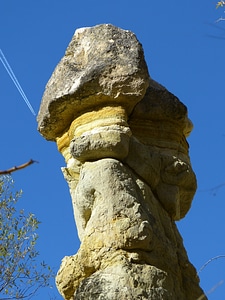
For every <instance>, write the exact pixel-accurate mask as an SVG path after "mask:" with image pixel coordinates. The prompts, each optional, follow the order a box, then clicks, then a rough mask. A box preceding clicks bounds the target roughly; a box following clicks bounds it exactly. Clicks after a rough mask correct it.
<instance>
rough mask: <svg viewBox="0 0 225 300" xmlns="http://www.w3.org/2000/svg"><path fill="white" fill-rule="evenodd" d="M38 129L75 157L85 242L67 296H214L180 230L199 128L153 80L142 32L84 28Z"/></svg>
mask: <svg viewBox="0 0 225 300" xmlns="http://www.w3.org/2000/svg"><path fill="white" fill-rule="evenodd" d="M38 130H39V131H40V133H41V134H42V135H43V136H44V137H45V138H46V139H47V140H51V141H55V142H56V143H57V146H58V149H59V151H60V152H61V153H62V155H63V156H64V157H65V161H66V164H67V166H66V167H65V168H63V169H62V170H63V174H64V177H65V179H66V180H67V182H68V184H69V188H70V193H71V197H72V202H73V209H74V216H75V221H76V225H77V229H78V234H79V238H80V242H81V245H80V249H79V251H78V252H77V254H75V255H73V256H69V257H68V256H66V257H65V258H64V259H63V261H62V264H61V267H60V270H59V271H58V274H57V277H56V284H57V287H58V289H59V292H60V293H61V294H62V296H63V297H64V299H67V300H73V299H84V300H89V299H93V300H97V299H99V300H100V299H104V300H125V299H126V300H130V299H154V300H155V299H156V300H157V299H169V300H176V299H177V300H189V299H190V300H197V299H198V298H199V297H201V296H202V295H204V294H203V291H202V290H201V288H200V287H199V279H198V277H197V274H196V270H195V268H194V267H193V266H192V265H191V263H190V262H189V260H188V257H187V254H186V251H185V249H184V246H183V242H182V238H181V236H180V234H179V232H178V230H177V227H176V225H175V221H176V220H179V219H181V218H183V217H184V216H185V215H186V213H187V212H188V210H189V209H190V206H191V202H192V199H193V196H194V193H195V190H196V178H195V174H194V172H193V170H192V168H191V163H190V159H189V154H188V147H189V146H188V143H187V141H186V137H187V136H188V134H189V133H190V132H191V130H192V123H191V121H190V120H189V119H188V116H187V108H186V106H185V105H184V104H183V103H181V102H180V101H179V99H178V98H177V97H175V96H174V95H173V94H171V93H170V92H169V91H168V90H166V89H165V88H164V87H163V86H161V85H160V84H158V83H157V82H155V81H154V80H152V79H151V78H150V76H149V73H148V69H147V66H146V62H145V60H144V54H143V49H142V46H141V44H140V43H139V42H138V40H137V38H136V37H135V35H134V34H133V33H132V32H130V31H127V30H122V29H120V28H117V27H115V26H112V25H109V24H105V25H98V26H95V27H90V28H82V29H78V30H76V32H75V34H74V36H73V38H72V41H71V42H70V44H69V46H68V48H67V50H66V53H65V56H64V57H63V58H62V60H61V61H60V63H59V64H58V66H57V67H56V69H55V71H54V73H53V74H52V77H51V78H50V80H49V82H48V84H47V86H46V90H45V93H44V95H43V99H42V102H41V107H40V111H39V114H38ZM62 205H63V202H62ZM201 299H206V298H205V297H204V296H203V297H201Z"/></svg>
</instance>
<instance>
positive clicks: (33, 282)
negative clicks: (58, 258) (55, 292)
mask: <svg viewBox="0 0 225 300" xmlns="http://www.w3.org/2000/svg"><path fill="white" fill-rule="evenodd" d="M20 196H21V192H15V193H14V192H13V180H12V178H11V177H10V176H9V175H6V176H0V300H3V299H25V298H26V299H30V298H31V297H32V296H33V295H34V294H35V293H36V292H37V290H38V289H39V288H42V287H46V286H49V284H50V283H49V282H50V279H51V277H52V276H53V272H52V270H51V269H50V267H49V266H47V265H46V264H45V263H44V262H42V263H38V262H37V257H38V255H39V253H38V252H37V251H36V249H35V246H36V242H37V239H38V235H37V234H36V230H37V229H38V225H39V221H38V220H37V218H36V217H35V216H34V215H33V214H29V215H28V216H26V215H25V213H24V211H23V210H20V211H17V208H16V206H17V202H18V200H19V198H20Z"/></svg>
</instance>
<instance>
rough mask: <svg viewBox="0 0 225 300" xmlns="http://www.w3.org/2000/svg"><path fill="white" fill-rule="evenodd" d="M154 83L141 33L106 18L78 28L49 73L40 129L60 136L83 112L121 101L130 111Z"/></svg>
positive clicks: (49, 136) (53, 136)
mask: <svg viewBox="0 0 225 300" xmlns="http://www.w3.org/2000/svg"><path fill="white" fill-rule="evenodd" d="M148 85H149V74H148V70H147V66H146V63H145V59H144V54H143V50H142V46H141V44H140V43H139V41H138V40H137V38H136V36H135V35H134V34H133V33H132V32H130V31H128V30H122V29H120V28H118V27H115V26H113V25H109V24H104V25H98V26H94V27H87V28H81V29H78V30H76V32H75V34H74V36H73V38H72V41H71V42H70V44H69V46H68V48H67V50H66V54H65V56H64V57H63V58H62V60H61V61H60V63H59V64H58V66H57V67H56V69H55V71H54V73H53V75H52V77H51V78H50V80H49V82H48V84H47V86H46V89H45V93H44V96H43V98H42V103H41V106H40V111H39V114H38V117H37V120H38V130H39V131H40V133H41V134H42V135H43V136H44V137H45V138H46V139H48V140H56V138H57V137H59V136H61V135H62V134H63V133H64V132H65V130H67V129H68V127H69V126H70V124H71V122H72V121H73V120H74V118H75V117H76V116H79V115H80V114H81V113H83V112H85V111H88V110H93V109H96V107H98V106H99V107H101V106H106V105H120V106H122V107H124V108H125V109H126V111H127V113H128V114H129V113H130V112H131V111H132V109H133V108H134V106H135V105H136V103H137V102H139V101H140V100H141V99H142V98H143V96H144V94H145V91H146V89H147V87H148Z"/></svg>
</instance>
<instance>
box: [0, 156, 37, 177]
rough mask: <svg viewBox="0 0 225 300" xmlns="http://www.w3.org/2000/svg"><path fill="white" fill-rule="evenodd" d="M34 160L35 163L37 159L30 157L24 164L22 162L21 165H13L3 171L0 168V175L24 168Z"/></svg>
mask: <svg viewBox="0 0 225 300" xmlns="http://www.w3.org/2000/svg"><path fill="white" fill-rule="evenodd" d="M35 162H36V163H37V161H35V160H33V159H30V160H29V161H28V162H26V163H24V164H22V165H20V166H18V167H17V166H15V167H12V168H10V169H8V170H4V171H2V170H0V175H5V174H11V173H12V172H15V171H18V170H21V169H24V168H26V167H28V166H30V165H32V164H33V163H35Z"/></svg>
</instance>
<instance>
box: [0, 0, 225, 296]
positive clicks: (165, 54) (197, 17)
mask: <svg viewBox="0 0 225 300" xmlns="http://www.w3.org/2000/svg"><path fill="white" fill-rule="evenodd" d="M215 5H216V1H214V0H211V1H205V0H199V1H192V0H189V1H178V0H177V1H166V0H162V1H159V0H158V1H151V0H146V1H145V0H139V1H133V0H129V1H125V0H114V1H107V0H104V1H99V0H96V1H88V0H86V1H75V0H74V1H72V0H66V1H59V0H54V1H53V0H39V1H30V0H21V1H14V0H1V9H0V48H1V49H2V50H3V52H4V54H5V55H6V57H7V59H8V61H9V63H10V64H11V66H12V68H13V70H14V72H15V74H16V76H17V78H18V80H19V81H20V84H21V86H22V87H23V89H24V91H25V93H26V95H27V97H28V98H29V100H30V102H31V104H32V106H33V107H34V109H35V111H36V112H38V109H39V105H40V101H41V98H42V94H43V91H44V88H45V85H46V83H47V81H48V79H49V77H50V76H51V74H52V72H53V70H54V68H55V66H56V65H57V63H58V62H59V60H60V59H61V57H62V56H63V55H64V52H65V49H66V47H67V45H68V43H69V42H70V40H71V38H72V35H73V33H74V31H75V29H76V28H79V27H86V26H93V25H96V24H101V23H111V24H113V25H116V26H119V27H121V28H123V29H129V30H131V31H133V32H134V33H135V34H136V35H137V37H138V39H139V40H140V41H141V43H142V45H143V48H144V52H145V57H146V61H147V64H148V67H149V72H150V75H151V77H152V78H153V79H155V80H157V81H158V82H160V83H161V84H163V85H164V86H166V87H167V88H168V89H169V90H170V91H171V92H172V93H174V94H175V95H176V96H178V97H179V98H180V100H181V101H182V102H183V103H184V104H185V105H187V107H188V109H189V116H190V118H191V120H192V121H193V123H194V126H195V127H194V131H193V132H192V134H191V136H190V138H189V143H190V155H191V160H192V165H193V168H194V170H195V172H196V175H197V179H198V191H197V193H196V195H195V198H194V201H193V205H192V208H191V210H190V212H189V213H188V215H187V216H186V218H185V219H184V220H182V221H180V222H178V223H177V225H178V227H179V230H180V232H181V234H182V236H183V239H184V244H185V247H186V249H187V252H188V255H189V258H190V261H191V262H192V263H193V264H194V265H195V267H196V268H197V269H200V268H201V266H202V265H203V264H204V263H205V262H207V261H208V260H209V259H210V258H213V257H215V256H218V255H225V239H224V232H225V217H224V212H225V203H224V200H225V185H224V186H223V185H222V186H221V187H220V188H218V189H213V188H214V187H216V186H218V185H220V184H223V183H224V184H225V172H224V169H225V155H224V148H225V115H224V114H225V101H224V100H225V99H224V98H225V93H224V79H225V59H224V53H225V21H224V22H220V23H216V22H215V21H216V20H217V19H218V18H219V17H221V16H223V15H224V13H223V9H219V10H216V9H215ZM0 99H1V100H0V101H1V111H0V126H1V142H0V143H1V150H0V151H1V152H0V153H1V164H0V169H2V170H3V169H7V168H9V167H11V166H14V165H19V164H22V163H24V162H26V161H28V160H29V159H30V158H32V159H34V160H37V161H39V163H38V164H34V165H32V166H30V167H29V168H27V169H24V170H22V171H19V172H16V173H14V174H13V178H14V180H15V182H16V187H17V188H18V189H20V188H22V189H23V192H24V194H23V197H22V198H21V200H20V205H21V206H22V207H24V208H25V210H26V211H27V212H30V211H31V212H33V213H34V214H35V215H36V216H37V217H38V219H39V220H40V221H41V222H42V223H41V225H40V230H39V236H40V237H39V240H38V249H39V251H40V259H41V260H45V261H46V262H47V263H49V264H50V265H51V266H52V267H53V268H55V269H56V270H58V268H59V265H60V261H61V259H62V258H63V257H64V256H66V255H72V254H74V253H76V251H77V249H78V248H79V240H78V237H77V233H76V227H75V223H74V218H73V212H72V205H71V200H70V195H69V191H68V187H67V184H66V182H65V180H64V178H63V176H62V173H61V170H60V168H61V167H62V166H65V163H64V159H63V158H62V156H61V155H60V153H58V151H57V148H56V145H55V144H54V143H53V142H47V141H46V140H44V138H42V137H41V136H40V134H39V133H38V132H37V129H36V128H37V123H36V120H35V117H34V116H33V115H32V114H31V112H30V111H29V109H28V108H27V106H26V105H25V103H24V101H23V99H22V98H21V96H20V94H19V93H18V91H17V90H16V88H15V86H14V85H13V83H12V81H11V80H10V78H9V76H8V74H7V73H6V71H5V69H4V68H3V66H2V65H1V64H0ZM200 278H201V286H202V288H203V289H204V290H205V291H206V292H207V291H209V290H210V289H211V288H213V287H214V286H216V285H217V284H218V283H219V282H221V280H224V281H225V258H221V259H218V260H215V261H214V262H212V263H210V264H209V265H208V266H207V267H206V268H205V269H204V270H203V271H202V272H201V273H200ZM54 295H55V296H56V297H57V299H62V298H61V297H60V295H59V294H58V292H57V290H56V289H55V288H53V289H52V290H44V291H41V292H40V293H39V295H37V296H36V297H35V298H34V299H37V300H38V299H42V300H45V299H50V296H54ZM208 297H209V299H212V300H213V299H216V300H220V299H224V297H225V282H224V283H223V284H221V285H220V286H218V287H217V288H216V289H215V290H214V291H213V292H212V293H211V294H210V295H209V296H208Z"/></svg>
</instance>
